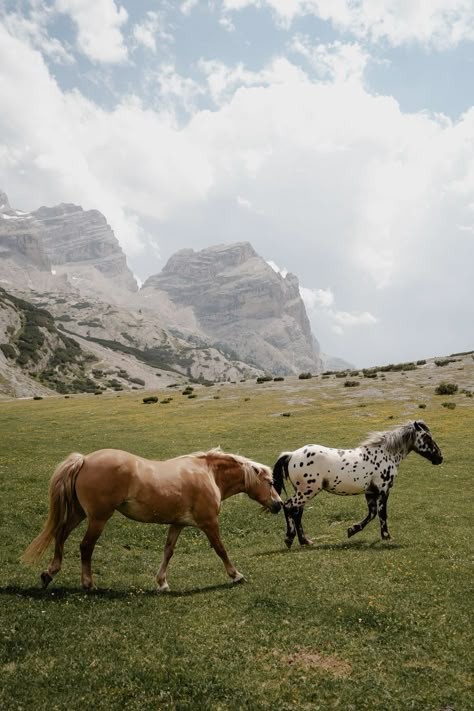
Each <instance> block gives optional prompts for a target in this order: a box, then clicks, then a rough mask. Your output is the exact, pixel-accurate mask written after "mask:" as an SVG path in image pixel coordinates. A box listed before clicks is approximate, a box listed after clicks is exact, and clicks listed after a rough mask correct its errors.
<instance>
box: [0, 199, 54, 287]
mask: <svg viewBox="0 0 474 711" xmlns="http://www.w3.org/2000/svg"><path fill="white" fill-rule="evenodd" d="M43 239H44V230H43V226H42V224H41V223H40V222H38V221H37V220H35V219H34V217H33V216H32V215H30V214H28V213H26V212H22V211H21V210H13V209H12V208H11V207H10V204H9V202H8V198H7V196H6V195H5V193H3V192H1V191H0V259H1V260H3V261H6V260H11V261H13V262H15V263H16V264H18V265H19V266H21V267H25V266H26V267H32V268H36V269H38V270H40V271H45V272H48V273H51V262H50V261H49V259H48V256H47V254H46V252H45V249H44V242H43Z"/></svg>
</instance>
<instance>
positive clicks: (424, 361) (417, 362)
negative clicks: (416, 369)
mask: <svg viewBox="0 0 474 711" xmlns="http://www.w3.org/2000/svg"><path fill="white" fill-rule="evenodd" d="M416 364H417V365H426V360H425V359H424V358H423V359H422V360H417V361H416Z"/></svg>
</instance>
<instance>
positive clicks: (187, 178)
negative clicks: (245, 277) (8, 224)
mask: <svg viewBox="0 0 474 711" xmlns="http://www.w3.org/2000/svg"><path fill="white" fill-rule="evenodd" d="M0 189H3V190H4V191H5V192H6V193H7V195H8V196H9V198H10V203H11V205H12V206H13V207H15V208H17V209H21V210H33V209H36V208H38V207H39V206H40V205H55V204H58V203H60V202H73V203H76V204H80V205H82V207H83V208H84V209H91V208H95V209H98V210H100V211H101V212H102V213H103V214H104V215H105V216H106V218H107V220H108V222H109V223H110V225H111V226H112V228H113V229H114V232H115V235H116V236H117V238H118V240H119V242H120V244H121V246H122V248H123V250H124V251H125V253H126V255H127V259H128V262H129V265H130V267H131V268H132V270H133V272H134V273H135V275H136V276H137V277H138V279H139V280H140V281H144V280H145V279H146V278H147V277H148V276H150V275H151V274H156V273H158V272H159V271H161V269H162V268H163V266H164V265H165V264H166V262H167V260H168V258H169V257H170V256H171V254H173V253H174V252H175V251H177V250H178V249H182V248H190V247H191V248H194V249H196V250H198V249H203V248H205V247H209V246H211V245H215V244H223V243H231V242H238V241H249V242H250V243H251V244H252V245H253V247H254V249H255V250H256V251H257V252H258V254H260V255H261V256H262V257H263V258H264V259H266V260H267V261H268V262H269V263H271V264H272V266H273V267H274V268H275V269H279V270H280V271H282V273H286V272H292V273H293V274H296V276H297V277H298V279H299V283H300V287H301V294H302V297H303V299H304V301H305V304H306V308H307V312H308V316H309V318H310V321H311V325H312V330H313V333H314V335H315V336H316V338H317V339H318V341H319V343H320V345H321V349H322V350H323V351H324V352H325V353H329V354H331V355H335V356H339V357H341V358H344V359H346V360H347V361H349V362H351V363H354V364H355V365H357V366H358V367H365V366H371V365H382V364H386V363H396V362H401V361H412V360H416V359H421V358H428V357H433V356H443V355H449V354H452V353H457V352H462V351H466V350H471V349H473V348H474V318H473V316H474V313H473V312H474V0H175V1H174V2H171V0H133V1H132V0H49V1H48V0H46V1H45V0H42V1H41V2H40V1H39V0H14V1H10V0H0Z"/></svg>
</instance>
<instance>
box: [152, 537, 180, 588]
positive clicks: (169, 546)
mask: <svg viewBox="0 0 474 711" xmlns="http://www.w3.org/2000/svg"><path fill="white" fill-rule="evenodd" d="M182 530H183V526H177V525H176V524H171V526H170V527H169V529H168V536H167V537H166V543H165V549H164V551H163V559H162V561H161V565H160V569H159V571H158V573H157V575H156V582H157V585H158V592H168V590H169V589H170V586H169V585H168V583H167V580H166V570H167V568H168V563H169V562H170V558H171V556H172V555H173V553H174V547H175V545H176V541H177V540H178V537H179V534H180V533H181V531H182Z"/></svg>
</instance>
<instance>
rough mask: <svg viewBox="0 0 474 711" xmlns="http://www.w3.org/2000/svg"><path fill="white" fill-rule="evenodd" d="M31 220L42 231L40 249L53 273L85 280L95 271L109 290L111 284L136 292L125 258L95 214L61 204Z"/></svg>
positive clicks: (110, 229)
mask: <svg viewBox="0 0 474 711" xmlns="http://www.w3.org/2000/svg"><path fill="white" fill-rule="evenodd" d="M32 216H33V217H34V218H35V219H36V220H37V221H38V222H39V223H40V224H41V225H42V226H43V228H44V232H43V237H42V239H43V245H44V249H45V251H46V253H47V255H48V257H49V259H50V261H51V263H52V265H53V268H54V269H55V270H56V271H58V272H67V273H68V274H69V275H70V276H71V277H72V278H74V277H76V279H81V278H85V279H86V280H87V279H88V278H90V274H91V273H93V272H94V271H97V272H99V274H100V275H103V276H104V277H105V278H106V279H107V280H108V282H109V288H110V287H111V285H112V284H114V285H115V287H116V288H119V289H122V290H123V289H124V290H126V291H127V292H135V291H137V290H138V286H137V283H136V281H135V278H134V276H133V274H132V272H131V271H130V269H129V268H128V265H127V260H126V258H125V254H124V253H123V251H122V249H121V247H120V245H119V243H118V241H117V238H116V237H115V235H114V233H113V231H112V228H111V227H110V225H109V224H108V223H107V220H106V219H105V217H104V216H103V215H102V213H100V212H99V211H98V210H83V209H82V207H79V206H78V205H72V204H65V203H61V204H60V205H57V206H56V207H40V208H39V209H38V210H35V212H33V213H32ZM88 274H89V277H88Z"/></svg>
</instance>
